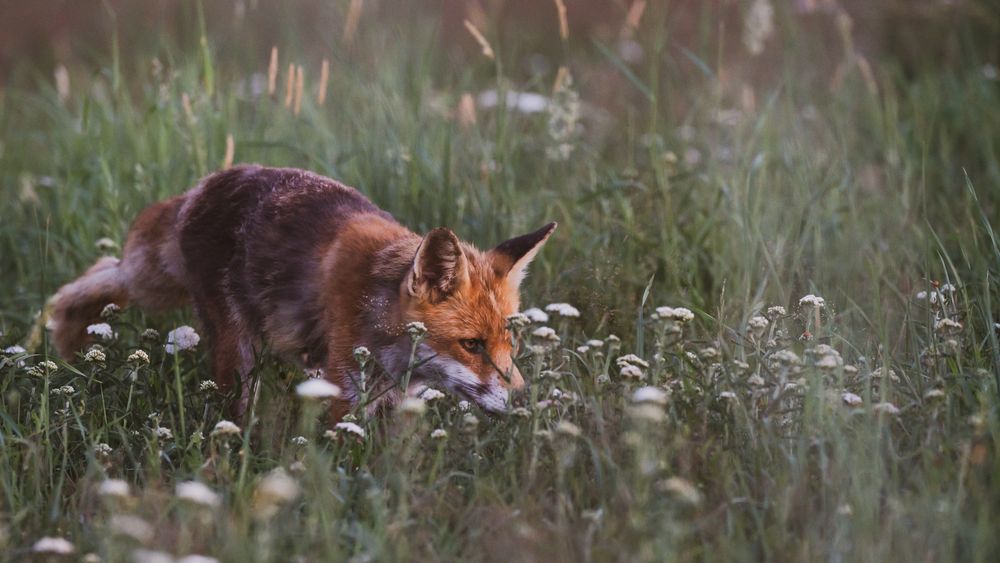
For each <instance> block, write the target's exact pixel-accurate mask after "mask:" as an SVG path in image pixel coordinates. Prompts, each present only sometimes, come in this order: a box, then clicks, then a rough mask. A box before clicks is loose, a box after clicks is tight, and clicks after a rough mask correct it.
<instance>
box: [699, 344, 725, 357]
mask: <svg viewBox="0 0 1000 563" xmlns="http://www.w3.org/2000/svg"><path fill="white" fill-rule="evenodd" d="M720 355H721V353H720V352H719V349H718V348H715V347H714V346H706V347H705V348H702V349H701V350H699V351H698V357H700V358H701V359H703V360H714V359H715V358H718V357H719V356H720Z"/></svg>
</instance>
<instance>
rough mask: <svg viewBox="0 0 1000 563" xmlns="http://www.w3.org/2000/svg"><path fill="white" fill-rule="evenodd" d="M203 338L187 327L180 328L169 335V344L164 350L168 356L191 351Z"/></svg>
mask: <svg viewBox="0 0 1000 563" xmlns="http://www.w3.org/2000/svg"><path fill="white" fill-rule="evenodd" d="M200 341H201V337H200V336H198V333H197V332H195V330H194V329H193V328H191V327H189V326H187V325H184V326H179V327H177V328H175V329H174V330H171V331H170V332H168V333H167V343H166V345H165V346H164V348H165V349H166V350H167V353H168V354H173V353H175V352H183V351H184V350H191V349H193V348H194V347H195V346H197V345H198V342H200Z"/></svg>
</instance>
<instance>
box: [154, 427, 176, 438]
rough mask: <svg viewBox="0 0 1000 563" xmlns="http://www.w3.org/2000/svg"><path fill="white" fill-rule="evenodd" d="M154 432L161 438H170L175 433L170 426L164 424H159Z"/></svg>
mask: <svg viewBox="0 0 1000 563" xmlns="http://www.w3.org/2000/svg"><path fill="white" fill-rule="evenodd" d="M153 434H154V435H156V437H157V438H159V439H161V440H170V439H173V437H174V433H173V432H172V431H171V430H170V429H169V428H165V427H163V426H157V427H156V428H154V429H153Z"/></svg>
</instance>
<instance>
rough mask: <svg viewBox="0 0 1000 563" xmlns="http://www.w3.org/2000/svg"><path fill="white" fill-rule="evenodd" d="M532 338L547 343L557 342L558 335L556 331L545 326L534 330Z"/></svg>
mask: <svg viewBox="0 0 1000 563" xmlns="http://www.w3.org/2000/svg"><path fill="white" fill-rule="evenodd" d="M531 335H532V336H534V337H536V338H541V339H542V340H547V341H549V342H559V335H558V334H556V331H555V330H553V329H552V328H550V327H547V326H541V327H538V328H536V329H535V330H534V331H532V333H531Z"/></svg>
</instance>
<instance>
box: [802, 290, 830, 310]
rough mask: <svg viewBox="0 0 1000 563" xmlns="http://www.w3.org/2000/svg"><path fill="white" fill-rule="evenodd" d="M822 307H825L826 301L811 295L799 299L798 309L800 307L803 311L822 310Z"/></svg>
mask: <svg viewBox="0 0 1000 563" xmlns="http://www.w3.org/2000/svg"><path fill="white" fill-rule="evenodd" d="M824 306H826V300H825V299H823V298H822V297H820V296H818V295H813V294H811V293H810V294H809V295H806V296H805V297H803V298H802V299H799V307H802V308H803V309H807V310H811V309H822V308H823V307H824Z"/></svg>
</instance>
